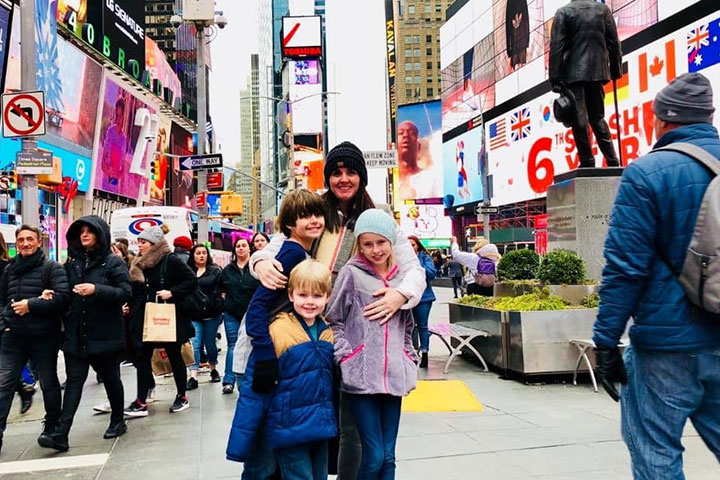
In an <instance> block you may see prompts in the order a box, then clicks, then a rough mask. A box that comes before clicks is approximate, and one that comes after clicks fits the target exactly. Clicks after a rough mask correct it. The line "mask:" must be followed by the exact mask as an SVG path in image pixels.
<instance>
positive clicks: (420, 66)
mask: <svg viewBox="0 0 720 480" xmlns="http://www.w3.org/2000/svg"><path fill="white" fill-rule="evenodd" d="M452 3H453V1H452V0H399V1H398V2H397V8H396V10H395V11H396V12H397V14H398V16H397V23H396V25H397V30H396V36H395V45H396V55H397V83H396V92H397V93H396V94H397V104H398V105H403V104H406V103H415V102H423V101H426V100H435V99H438V98H440V26H441V25H442V24H443V23H444V22H445V10H446V9H447V7H448V6H449V5H450V4H452Z"/></svg>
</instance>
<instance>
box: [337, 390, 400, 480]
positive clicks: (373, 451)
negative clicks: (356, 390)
mask: <svg viewBox="0 0 720 480" xmlns="http://www.w3.org/2000/svg"><path fill="white" fill-rule="evenodd" d="M348 397H350V408H351V410H352V413H353V415H354V416H355V423H356V425H357V429H358V433H359V434H360V442H361V443H362V460H361V462H360V472H359V473H358V476H357V480H393V479H394V478H395V443H396V442H397V435H398V429H399V428H400V407H401V406H402V397H395V396H392V395H386V394H377V395H351V394H348Z"/></svg>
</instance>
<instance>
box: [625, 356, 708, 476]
mask: <svg viewBox="0 0 720 480" xmlns="http://www.w3.org/2000/svg"><path fill="white" fill-rule="evenodd" d="M625 368H626V369H627V373H628V384H627V385H625V386H623V388H622V392H621V396H620V402H621V409H622V435H623V439H624V440H625V443H626V444H627V446H628V450H629V451H630V457H631V458H632V471H633V478H634V479H635V480H683V479H684V478H685V475H684V474H683V462H682V453H683V450H684V448H683V446H682V443H681V437H682V433H683V428H684V427H685V423H686V422H687V420H688V418H689V419H690V420H691V421H692V423H693V426H694V427H695V429H696V430H697V432H698V433H699V434H700V436H701V437H702V439H703V440H704V441H705V444H706V445H707V446H708V448H710V450H711V451H712V452H713V453H714V454H715V456H716V457H717V458H718V460H720V351H715V352H704V353H674V352H651V351H647V350H640V349H637V348H633V347H629V348H628V349H627V350H626V351H625ZM718 475H720V472H718Z"/></svg>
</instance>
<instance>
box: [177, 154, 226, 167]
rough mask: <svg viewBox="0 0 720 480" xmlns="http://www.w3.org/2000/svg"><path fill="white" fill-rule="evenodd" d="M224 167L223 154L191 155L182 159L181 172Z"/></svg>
mask: <svg viewBox="0 0 720 480" xmlns="http://www.w3.org/2000/svg"><path fill="white" fill-rule="evenodd" d="M222 166H223V159H222V153H211V154H208V155H191V156H189V157H180V170H183V171H185V170H202V169H204V168H219V167H222Z"/></svg>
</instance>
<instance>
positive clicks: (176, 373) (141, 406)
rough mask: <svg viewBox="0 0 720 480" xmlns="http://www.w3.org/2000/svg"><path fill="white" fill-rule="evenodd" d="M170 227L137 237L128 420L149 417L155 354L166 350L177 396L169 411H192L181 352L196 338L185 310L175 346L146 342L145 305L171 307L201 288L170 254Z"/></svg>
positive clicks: (178, 311)
mask: <svg viewBox="0 0 720 480" xmlns="http://www.w3.org/2000/svg"><path fill="white" fill-rule="evenodd" d="M167 231H168V229H167V226H165V225H162V226H160V227H157V226H155V227H150V228H146V229H145V230H143V231H142V232H141V233H140V235H138V249H139V251H140V254H139V256H138V257H136V258H135V261H134V262H133V264H132V266H131V267H130V281H131V282H132V287H133V299H132V312H131V320H130V322H131V323H130V335H131V337H132V338H131V341H132V346H133V349H134V355H135V359H134V360H133V364H134V365H135V368H136V369H137V392H138V393H137V398H136V399H135V400H134V401H133V402H132V403H131V404H130V406H129V407H127V408H126V409H125V415H127V416H128V417H131V418H133V417H147V416H148V408H147V402H146V400H147V396H148V392H149V391H150V389H151V388H153V387H154V386H155V380H154V379H153V373H152V368H151V359H152V355H153V351H154V350H155V349H156V348H164V349H165V351H166V352H167V356H168V359H169V360H170V364H171V366H172V371H173V377H174V379H175V386H176V387H177V396H176V397H175V401H174V402H173V404H172V406H171V407H170V412H171V413H172V412H181V411H183V410H185V409H187V408H189V407H190V402H189V401H188V398H187V397H186V396H185V390H186V387H187V371H186V369H185V362H184V361H183V359H182V354H181V348H182V345H183V343H185V342H187V341H188V340H189V339H190V338H192V337H193V336H194V335H195V329H194V328H193V326H192V322H191V320H190V317H189V316H188V315H187V313H186V312H187V309H186V308H177V309H176V311H175V316H176V318H175V328H176V335H175V341H174V342H165V343H156V342H143V339H142V337H143V323H144V321H145V305H146V304H147V302H154V301H155V298H156V297H157V298H159V299H160V300H162V301H165V302H168V303H175V304H178V303H180V299H182V298H187V297H189V296H190V295H192V294H193V292H194V291H195V290H196V289H197V288H198V284H197V279H196V278H195V274H194V273H193V271H192V270H191V269H190V267H188V265H187V264H186V263H185V262H183V261H182V260H181V259H180V258H178V257H177V256H176V255H175V254H171V252H170V246H169V245H168V243H167V241H166V240H165V233H166V232H167Z"/></svg>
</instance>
